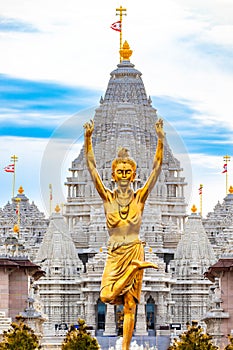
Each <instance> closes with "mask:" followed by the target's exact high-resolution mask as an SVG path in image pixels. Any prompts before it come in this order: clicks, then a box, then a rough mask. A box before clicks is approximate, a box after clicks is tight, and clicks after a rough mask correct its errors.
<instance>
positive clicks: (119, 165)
mask: <svg viewBox="0 0 233 350" xmlns="http://www.w3.org/2000/svg"><path fill="white" fill-rule="evenodd" d="M136 168H137V164H136V162H135V160H134V159H132V158H130V156H129V151H128V149H127V148H123V147H121V148H120V149H119V152H118V155H117V158H115V159H114V160H113V162H112V177H113V179H114V180H115V181H117V172H120V171H123V170H127V173H128V174H131V176H130V182H133V181H134V179H135V176H136Z"/></svg>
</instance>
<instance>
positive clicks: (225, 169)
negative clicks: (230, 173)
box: [222, 163, 227, 174]
mask: <svg viewBox="0 0 233 350" xmlns="http://www.w3.org/2000/svg"><path fill="white" fill-rule="evenodd" d="M224 173H227V163H225V164H224V165H223V171H222V174H224Z"/></svg>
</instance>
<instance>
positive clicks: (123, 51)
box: [120, 40, 133, 61]
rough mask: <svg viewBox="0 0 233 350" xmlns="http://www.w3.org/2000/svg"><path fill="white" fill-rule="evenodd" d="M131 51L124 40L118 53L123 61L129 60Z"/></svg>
mask: <svg viewBox="0 0 233 350" xmlns="http://www.w3.org/2000/svg"><path fill="white" fill-rule="evenodd" d="M132 53H133V51H132V50H130V46H129V44H128V42H127V41H126V40H125V42H124V44H123V46H122V49H121V50H120V55H121V58H122V59H123V61H129V58H130V57H131V55H132Z"/></svg>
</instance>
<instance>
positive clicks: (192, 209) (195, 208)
mask: <svg viewBox="0 0 233 350" xmlns="http://www.w3.org/2000/svg"><path fill="white" fill-rule="evenodd" d="M191 211H192V213H196V211H197V207H196V205H195V204H193V206H192V208H191Z"/></svg>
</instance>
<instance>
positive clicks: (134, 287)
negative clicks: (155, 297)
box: [101, 240, 145, 304]
mask: <svg viewBox="0 0 233 350" xmlns="http://www.w3.org/2000/svg"><path fill="white" fill-rule="evenodd" d="M144 245H145V243H144V242H141V241H139V240H135V241H133V242H129V243H122V242H117V243H115V244H114V245H111V246H108V257H107V260H106V263H105V268H104V272H103V276H102V283H101V290H102V289H103V288H104V287H106V286H112V290H113V289H114V284H115V283H116V282H117V281H118V280H124V279H125V274H126V272H127V270H128V268H129V266H130V265H131V262H132V260H140V261H144ZM142 277H143V270H139V271H137V272H135V274H134V275H133V276H132V278H131V280H130V281H128V283H127V285H126V286H125V287H124V289H123V290H122V291H121V292H120V294H119V295H118V296H117V297H115V298H114V299H113V300H111V301H110V303H111V304H123V295H124V294H125V293H126V292H129V293H131V294H132V295H133V297H134V298H135V300H136V301H137V302H139V301H140V294H141V288H142Z"/></svg>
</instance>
